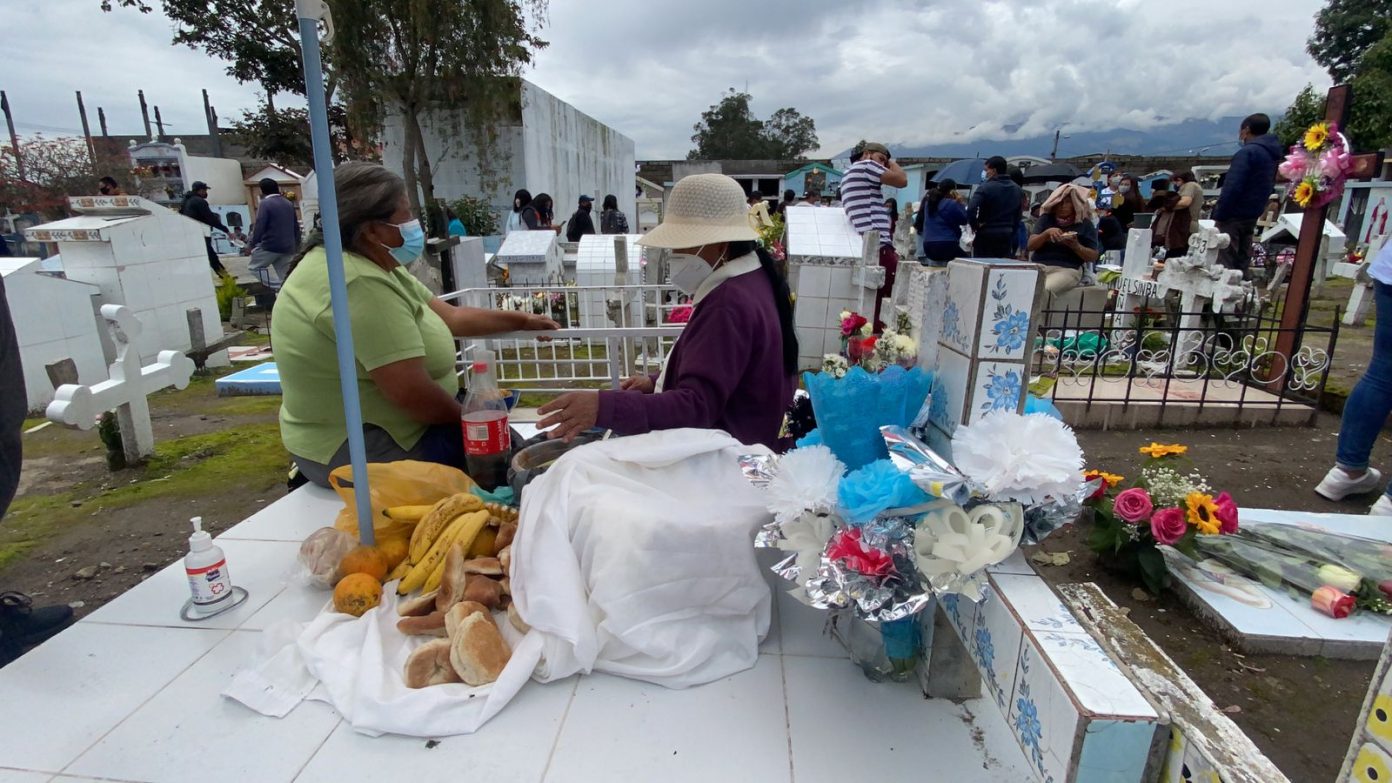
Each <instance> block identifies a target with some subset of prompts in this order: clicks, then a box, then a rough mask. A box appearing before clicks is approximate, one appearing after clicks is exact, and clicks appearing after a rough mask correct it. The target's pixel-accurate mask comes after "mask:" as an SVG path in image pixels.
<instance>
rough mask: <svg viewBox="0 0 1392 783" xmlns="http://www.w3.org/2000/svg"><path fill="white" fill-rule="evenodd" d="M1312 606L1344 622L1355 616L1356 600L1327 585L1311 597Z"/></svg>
mask: <svg viewBox="0 0 1392 783" xmlns="http://www.w3.org/2000/svg"><path fill="white" fill-rule="evenodd" d="M1310 606H1312V607H1314V609H1315V611H1317V612H1321V613H1323V614H1327V615H1329V616H1330V617H1333V618H1334V619H1335V620H1342V619H1344V618H1345V617H1348V616H1349V615H1350V614H1353V606H1354V600H1353V596H1351V595H1349V594H1348V593H1345V592H1344V591H1342V590H1340V589H1339V588H1337V587H1331V586H1330V585H1325V586H1324V587H1321V588H1320V589H1318V590H1316V591H1315V594H1314V595H1312V596H1310Z"/></svg>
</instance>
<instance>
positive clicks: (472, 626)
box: [449, 613, 512, 685]
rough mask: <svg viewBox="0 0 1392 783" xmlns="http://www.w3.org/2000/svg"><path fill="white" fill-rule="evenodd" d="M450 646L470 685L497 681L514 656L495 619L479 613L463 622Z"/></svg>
mask: <svg viewBox="0 0 1392 783" xmlns="http://www.w3.org/2000/svg"><path fill="white" fill-rule="evenodd" d="M449 648H450V663H451V664H452V665H453V666H454V671H455V673H457V674H458V675H459V677H460V678H461V679H463V680H464V683H465V684H466V685H487V684H488V683H490V682H493V681H495V680H497V679H498V675H499V674H502V673H503V667H504V666H507V662H508V658H509V657H511V655H512V653H511V652H510V651H509V650H508V646H507V642H505V641H503V634H502V633H501V632H500V631H499V630H498V626H497V625H494V623H493V619H492V618H490V617H488V616H487V615H483V614H478V613H474V614H471V615H469V616H468V617H466V618H464V621H463V622H461V623H460V624H459V628H457V629H456V631H455V634H454V638H452V639H451V640H450V642H449Z"/></svg>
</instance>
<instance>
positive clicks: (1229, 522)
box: [1213, 492, 1237, 535]
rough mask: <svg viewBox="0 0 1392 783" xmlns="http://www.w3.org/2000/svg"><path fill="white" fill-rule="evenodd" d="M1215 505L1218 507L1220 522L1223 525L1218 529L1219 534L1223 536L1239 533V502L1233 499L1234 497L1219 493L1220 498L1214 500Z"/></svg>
mask: <svg viewBox="0 0 1392 783" xmlns="http://www.w3.org/2000/svg"><path fill="white" fill-rule="evenodd" d="M1213 503H1214V505H1216V506H1218V515H1217V516H1218V521H1219V522H1220V523H1222V524H1221V525H1220V526H1219V527H1218V532H1219V533H1222V534H1223V535H1228V534H1229V533H1236V532H1237V501H1235V500H1233V499H1232V495H1229V494H1228V493H1226V492H1219V493H1218V497H1216V498H1214V499H1213Z"/></svg>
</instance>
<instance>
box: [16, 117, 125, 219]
mask: <svg viewBox="0 0 1392 783" xmlns="http://www.w3.org/2000/svg"><path fill="white" fill-rule="evenodd" d="M94 141H95V142H96V144H95V152H96V156H97V159H96V161H95V162H93V160H92V156H91V154H90V153H89V152H88V150H87V143H86V141H85V140H83V139H80V138H72V137H61V138H56V139H47V138H44V137H43V136H42V135H35V136H33V137H31V138H29V139H27V140H25V141H23V142H21V143H20V145H19V156H18V157H16V156H15V151H14V148H13V147H11V146H10V145H9V144H5V145H4V146H3V147H0V212H2V211H4V209H5V208H8V209H9V210H10V211H11V212H14V213H15V214H23V213H26V212H33V213H35V214H37V215H39V216H41V217H45V218H53V219H57V218H62V217H66V216H67V215H68V197H69V196H95V195H96V194H97V180H98V179H100V178H101V177H103V176H111V177H115V178H116V181H117V182H118V183H120V184H121V186H122V188H123V189H125V190H126V192H127V193H133V192H134V189H133V188H132V183H133V182H134V177H133V176H132V174H131V165H130V155H129V154H128V153H126V152H125V150H119V149H115V148H114V146H112V145H107V144H103V143H102V142H101V140H100V139H94ZM20 163H23V164H24V176H23V177H20V176H19V168H20V167H19V164H20Z"/></svg>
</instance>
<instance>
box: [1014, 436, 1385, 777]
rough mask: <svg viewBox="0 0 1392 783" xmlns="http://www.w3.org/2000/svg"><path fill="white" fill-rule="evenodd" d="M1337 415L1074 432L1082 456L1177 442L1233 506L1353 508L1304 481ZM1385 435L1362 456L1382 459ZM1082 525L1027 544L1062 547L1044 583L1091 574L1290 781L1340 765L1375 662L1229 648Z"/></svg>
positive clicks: (1321, 462)
mask: <svg viewBox="0 0 1392 783" xmlns="http://www.w3.org/2000/svg"><path fill="white" fill-rule="evenodd" d="M1338 431H1339V421H1338V419H1337V418H1336V417H1334V416H1330V415H1321V416H1320V418H1319V421H1318V423H1317V425H1316V426H1315V427H1313V428H1299V429H1288V428H1276V429H1255V430H1200V431H1194V432H1176V431H1174V430H1163V431H1157V430H1141V431H1132V432H1096V431H1093V432H1087V431H1084V432H1080V433H1079V441H1080V442H1081V444H1082V446H1083V451H1084V453H1085V454H1086V455H1087V459H1088V465H1089V466H1090V467H1098V468H1101V469H1107V470H1111V472H1122V471H1118V470H1113V469H1112V468H1110V467H1109V466H1115V465H1134V464H1136V461H1137V459H1138V455H1137V453H1136V449H1137V448H1138V447H1139V446H1142V445H1145V444H1147V443H1150V442H1151V441H1152V440H1158V441H1161V442H1164V443H1183V444H1186V445H1188V446H1189V447H1190V450H1189V454H1188V455H1187V456H1188V457H1190V458H1191V461H1192V462H1193V463H1194V467H1195V468H1196V469H1198V470H1200V471H1202V472H1203V473H1204V474H1205V475H1206V476H1207V477H1208V478H1209V480H1210V482H1211V483H1212V484H1213V485H1214V486H1217V487H1222V488H1224V489H1226V490H1228V491H1229V492H1231V493H1232V495H1233V496H1234V497H1235V498H1237V500H1238V503H1239V504H1240V505H1244V506H1254V507H1261V508H1276V509H1290V510H1297V511H1299V510H1305V511H1328V512H1336V513H1348V514H1361V513H1364V512H1366V511H1367V510H1368V505H1369V504H1371V502H1372V501H1373V500H1374V499H1375V498H1374V496H1366V497H1361V498H1356V499H1354V498H1351V499H1349V500H1347V501H1345V502H1343V503H1331V502H1329V501H1327V500H1324V499H1323V498H1321V497H1319V496H1318V495H1316V494H1314V486H1315V484H1316V483H1318V482H1319V480H1320V478H1322V477H1323V475H1324V472H1325V471H1326V470H1328V469H1329V466H1330V464H1332V461H1333V455H1334V444H1335V440H1336V438H1337V436H1338ZM1389 444H1392V440H1390V439H1389V438H1388V437H1387V436H1386V435H1384V437H1383V438H1382V439H1381V441H1380V442H1379V444H1378V446H1377V448H1376V450H1375V451H1374V454H1373V463H1374V464H1375V465H1384V464H1388V461H1392V460H1390V458H1392V448H1389ZM1086 532H1087V531H1086V529H1084V528H1083V527H1081V526H1075V527H1071V528H1066V529H1064V530H1062V531H1059V532H1058V533H1057V534H1055V535H1053V536H1051V537H1050V538H1048V539H1046V540H1045V541H1044V543H1043V544H1042V545H1041V547H1039V548H1040V549H1043V550H1045V551H1048V552H1068V553H1070V555H1071V561H1070V563H1069V564H1068V565H1066V566H1061V567H1060V566H1037V568H1038V570H1039V571H1040V573H1041V574H1042V575H1043V576H1044V578H1045V580H1047V581H1049V582H1051V583H1053V584H1063V583H1068V582H1096V583H1097V584H1098V585H1099V586H1101V587H1102V589H1103V590H1104V591H1105V592H1106V593H1107V595H1108V597H1110V598H1111V599H1112V600H1113V601H1115V602H1116V603H1117V604H1118V605H1120V606H1122V607H1126V608H1129V609H1130V616H1131V619H1132V620H1134V621H1135V622H1136V623H1137V624H1138V625H1140V626H1141V628H1142V629H1144V630H1145V632H1146V633H1147V634H1148V635H1149V636H1150V637H1151V639H1153V640H1154V641H1155V642H1156V643H1157V644H1159V645H1160V647H1162V648H1163V649H1164V650H1165V652H1166V653H1167V654H1169V656H1170V657H1171V658H1173V659H1174V660H1175V661H1176V662H1178V663H1179V665H1180V666H1182V667H1183V668H1184V670H1185V671H1186V672H1187V673H1188V674H1189V676H1190V677H1192V678H1193V679H1194V681H1195V682H1196V683H1198V684H1199V686H1200V687H1201V688H1203V690H1204V692H1205V693H1207V694H1208V695H1209V697H1210V698H1212V699H1213V700H1214V701H1215V702H1216V703H1217V704H1218V706H1219V707H1220V708H1230V709H1229V713H1230V717H1231V718H1232V719H1233V720H1234V721H1236V722H1237V724H1238V725H1239V726H1241V727H1242V729H1243V730H1244V731H1246V732H1247V734H1248V736H1250V737H1251V738H1252V740H1253V741H1254V742H1256V744H1257V746H1258V747H1260V748H1261V749H1262V751H1263V752H1265V753H1266V754H1267V755H1268V756H1269V757H1270V758H1271V760H1272V761H1274V762H1275V763H1276V765H1277V766H1278V767H1280V769H1281V771H1283V772H1285V773H1286V775H1287V776H1288V777H1289V778H1290V779H1291V780H1292V781H1295V782H1296V783H1306V782H1307V781H1308V782H1309V783H1318V782H1321V781H1329V780H1333V779H1334V778H1335V776H1336V775H1337V774H1338V771H1339V766H1340V765H1341V764H1342V763H1343V758H1344V753H1345V751H1346V750H1347V749H1348V743H1349V738H1350V737H1351V736H1352V735H1353V731H1354V727H1355V724H1356V722H1357V719H1358V711H1359V709H1360V708H1361V706H1362V704H1363V697H1364V695H1365V694H1366V692H1367V688H1368V683H1369V681H1370V679H1371V677H1372V671H1373V668H1374V666H1375V662H1373V661H1334V660H1326V659H1324V658H1299V657H1290V656H1280V655H1248V656H1241V655H1239V654H1236V653H1234V652H1233V651H1232V649H1231V648H1229V647H1228V646H1227V645H1226V644H1225V643H1224V641H1223V639H1222V638H1221V637H1220V636H1219V635H1218V634H1217V633H1216V632H1215V631H1213V630H1211V629H1209V628H1206V627H1205V626H1204V625H1203V624H1202V623H1200V621H1199V620H1198V619H1197V618H1196V617H1195V615H1194V614H1193V613H1192V612H1190V611H1189V609H1188V608H1187V607H1186V606H1184V605H1183V604H1182V603H1181V602H1180V601H1179V599H1178V598H1177V597H1176V596H1175V595H1174V594H1173V593H1168V592H1167V593H1166V594H1164V595H1162V596H1161V597H1160V598H1159V599H1149V598H1147V599H1146V600H1137V598H1136V597H1135V596H1133V591H1134V590H1135V588H1136V587H1137V586H1138V584H1137V583H1134V582H1131V581H1129V580H1127V579H1124V578H1119V577H1118V576H1117V575H1115V574H1113V573H1110V572H1108V571H1105V570H1103V569H1100V568H1098V567H1097V561H1096V558H1095V556H1094V555H1093V553H1092V552H1091V550H1089V549H1088V548H1087V540H1086Z"/></svg>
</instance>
